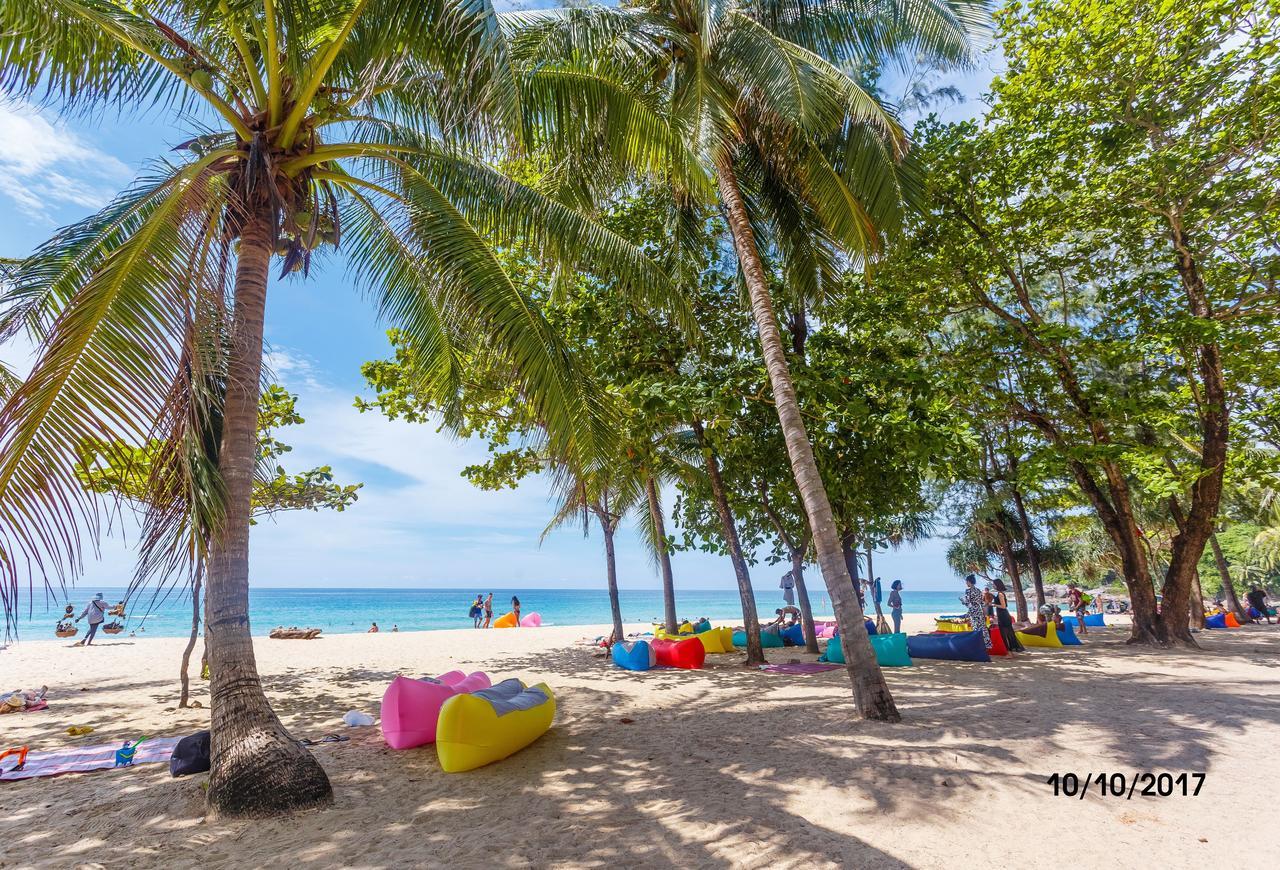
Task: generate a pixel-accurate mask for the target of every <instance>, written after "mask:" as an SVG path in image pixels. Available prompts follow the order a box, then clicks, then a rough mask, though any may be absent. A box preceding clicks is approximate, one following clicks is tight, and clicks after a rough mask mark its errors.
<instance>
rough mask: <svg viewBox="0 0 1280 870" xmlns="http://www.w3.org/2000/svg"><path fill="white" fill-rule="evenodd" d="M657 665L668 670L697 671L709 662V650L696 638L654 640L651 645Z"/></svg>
mask: <svg viewBox="0 0 1280 870" xmlns="http://www.w3.org/2000/svg"><path fill="white" fill-rule="evenodd" d="M651 646H652V647H653V652H654V656H655V657H656V659H657V663H658V664H659V665H661V666H662V667H667V668H684V669H685V670H691V671H696V670H698V669H699V668H701V667H702V665H703V663H705V662H706V660H707V648H706V647H704V646H703V645H702V641H700V640H698V639H697V638H696V637H691V638H689V639H688V640H656V639H655V640H654V641H653V643H652V644H651Z"/></svg>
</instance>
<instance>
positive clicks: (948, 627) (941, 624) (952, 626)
mask: <svg viewBox="0 0 1280 870" xmlns="http://www.w3.org/2000/svg"><path fill="white" fill-rule="evenodd" d="M933 622H934V625H935V626H936V627H935V628H934V631H957V632H958V631H973V626H972V625H970V624H969V620H967V619H963V620H961V619H939V618H937V617H934V620H933Z"/></svg>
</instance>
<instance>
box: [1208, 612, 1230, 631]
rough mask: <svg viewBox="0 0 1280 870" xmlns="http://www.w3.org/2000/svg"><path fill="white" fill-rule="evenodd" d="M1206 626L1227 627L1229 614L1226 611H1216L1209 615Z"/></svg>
mask: <svg viewBox="0 0 1280 870" xmlns="http://www.w3.org/2000/svg"><path fill="white" fill-rule="evenodd" d="M1204 627H1205V628H1226V627H1227V615H1226V614H1225V613H1215V614H1214V615H1213V616H1210V617H1207V618H1206V619H1205V621H1204Z"/></svg>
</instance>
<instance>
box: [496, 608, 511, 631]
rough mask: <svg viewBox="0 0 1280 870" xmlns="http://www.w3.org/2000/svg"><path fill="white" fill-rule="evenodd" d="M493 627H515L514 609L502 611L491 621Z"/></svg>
mask: <svg viewBox="0 0 1280 870" xmlns="http://www.w3.org/2000/svg"><path fill="white" fill-rule="evenodd" d="M493 627H494V628H515V627H516V614H515V611H511V612H510V613H504V614H502V615H501V616H499V617H498V618H497V619H495V620H494V621H493Z"/></svg>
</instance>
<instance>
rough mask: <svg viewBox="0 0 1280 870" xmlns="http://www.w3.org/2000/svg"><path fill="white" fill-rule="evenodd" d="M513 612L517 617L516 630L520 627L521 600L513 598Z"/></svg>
mask: <svg viewBox="0 0 1280 870" xmlns="http://www.w3.org/2000/svg"><path fill="white" fill-rule="evenodd" d="M511 612H512V613H514V614H515V615H516V628H519V627H520V599H519V598H516V597H515V596H514V595H512V596H511Z"/></svg>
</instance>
